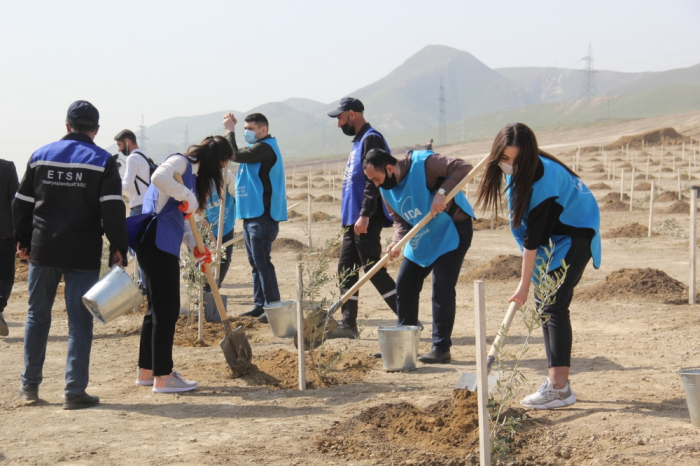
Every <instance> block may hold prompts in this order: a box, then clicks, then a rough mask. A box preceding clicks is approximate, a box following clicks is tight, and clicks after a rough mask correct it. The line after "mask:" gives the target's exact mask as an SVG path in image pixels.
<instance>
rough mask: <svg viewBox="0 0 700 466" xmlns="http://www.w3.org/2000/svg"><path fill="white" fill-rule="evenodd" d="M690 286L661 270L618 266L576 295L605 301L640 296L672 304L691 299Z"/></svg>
mask: <svg viewBox="0 0 700 466" xmlns="http://www.w3.org/2000/svg"><path fill="white" fill-rule="evenodd" d="M687 295H688V287H687V286H686V285H684V284H683V283H681V282H679V281H678V280H676V279H673V278H671V277H669V276H668V275H666V273H665V272H663V271H662V270H658V269H619V270H616V271H614V272H613V273H611V274H610V275H608V276H607V277H605V280H604V281H602V282H598V283H596V284H595V285H593V286H591V287H589V288H586V289H585V290H583V291H582V292H581V293H579V294H577V297H580V298H583V299H590V300H597V301H605V300H609V299H612V298H630V297H638V298H642V299H649V300H654V301H657V302H663V303H669V304H681V303H684V302H686V303H687V302H688V296H687Z"/></svg>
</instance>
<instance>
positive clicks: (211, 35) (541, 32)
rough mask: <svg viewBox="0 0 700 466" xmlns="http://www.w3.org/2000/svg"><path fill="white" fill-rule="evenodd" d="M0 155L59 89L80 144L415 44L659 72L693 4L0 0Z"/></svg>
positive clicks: (696, 18)
mask: <svg viewBox="0 0 700 466" xmlns="http://www.w3.org/2000/svg"><path fill="white" fill-rule="evenodd" d="M0 44H1V45H0V158H4V159H7V160H12V161H14V162H15V164H16V165H17V169H18V172H19V173H20V176H21V175H22V173H23V172H24V166H25V165H26V163H27V161H28V159H29V157H30V156H31V154H32V152H33V151H34V150H36V149H38V148H39V147H41V146H43V145H45V144H48V143H50V142H52V141H55V140H58V139H60V138H61V137H62V136H63V135H64V134H65V125H64V121H65V114H66V111H67V109H68V106H69V105H70V103H71V102H73V101H75V100H88V101H90V102H92V103H93V104H94V105H95V106H96V107H97V108H98V110H99V111H100V124H101V127H100V131H99V133H98V135H97V138H96V142H97V144H98V145H100V146H102V147H108V146H109V145H111V144H112V142H113V138H114V135H116V133H117V132H119V131H120V130H122V129H124V128H130V129H133V130H136V129H137V126H138V125H139V124H140V123H141V117H142V116H143V118H144V121H145V124H146V125H147V126H148V125H151V124H154V123H157V122H159V121H161V120H164V119H166V118H170V117H175V116H186V115H199V114H205V113H211V112H216V111H223V110H228V109H238V110H240V111H245V110H247V109H249V108H253V107H255V106H257V105H260V104H264V103H267V102H273V101H281V100H285V99H287V98H290V97H305V98H309V99H313V100H317V101H320V102H324V103H329V102H332V101H335V100H337V99H340V98H341V97H343V96H345V95H348V94H350V93H351V92H352V91H354V90H357V89H359V88H361V87H363V86H365V85H368V84H370V83H372V82H374V81H376V80H378V79H380V78H382V77H384V76H385V75H387V74H388V73H389V72H391V71H392V70H393V69H395V68H396V67H398V66H399V65H400V64H401V63H403V62H404V61H405V60H406V59H407V58H408V57H410V56H411V55H413V54H415V53H417V52H418V51H419V50H420V49H422V48H423V47H425V46H427V45H435V44H439V45H447V46H450V47H454V48H457V49H460V50H464V51H467V52H469V53H471V54H472V55H474V56H475V57H476V58H478V59H479V60H481V61H482V62H484V63H485V64H486V65H488V66H490V67H492V68H499V67H517V66H553V67H561V68H573V69H580V68H582V67H583V65H584V63H583V61H582V60H581V58H582V57H584V56H585V55H587V52H588V45H589V44H591V47H592V51H593V53H592V55H593V59H594V62H593V66H594V68H596V69H606V70H614V71H629V72H638V71H663V70H668V69H673V68H682V67H687V66H691V65H695V64H697V63H700V1H697V0H687V1H681V0H668V1H663V2H662V1H643V2H640V1H615V0H604V1H597V0H593V1H585V2H571V1H570V2H564V1H532V2H520V1H515V0H513V1H499V0H496V1H488V2H487V1H478V2H477V1H456V0H432V1H416V0H396V1H394V0H372V1H367V0H345V1H328V0H319V1H316V0H314V1H310V0H296V1H289V0H265V1H257V2H255V1H253V2H251V1H239V0H228V1H224V0H222V1H216V0H198V1H196V2H195V1H179V0H168V1H156V0H134V1H132V0H122V1H118V2H117V1H111V0H99V1H92V2H87V1H76V2H68V3H67V2H59V1H57V0H54V1H31V0H0Z"/></svg>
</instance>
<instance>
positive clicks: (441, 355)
mask: <svg viewBox="0 0 700 466" xmlns="http://www.w3.org/2000/svg"><path fill="white" fill-rule="evenodd" d="M450 359H452V355H451V354H450V350H447V351H442V350H439V349H437V348H433V349H432V350H431V351H430V353H425V354H423V355H421V356H418V360H419V361H420V362H422V363H423V364H442V363H445V362H448V361H449V360H450Z"/></svg>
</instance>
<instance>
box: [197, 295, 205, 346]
mask: <svg viewBox="0 0 700 466" xmlns="http://www.w3.org/2000/svg"><path fill="white" fill-rule="evenodd" d="M197 340H199V341H204V285H202V286H200V287H199V313H198V317H197Z"/></svg>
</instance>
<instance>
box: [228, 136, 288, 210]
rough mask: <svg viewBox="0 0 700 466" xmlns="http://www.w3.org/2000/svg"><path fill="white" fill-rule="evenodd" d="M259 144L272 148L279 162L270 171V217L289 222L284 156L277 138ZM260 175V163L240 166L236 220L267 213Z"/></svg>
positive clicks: (237, 183) (264, 140) (237, 184)
mask: <svg viewBox="0 0 700 466" xmlns="http://www.w3.org/2000/svg"><path fill="white" fill-rule="evenodd" d="M259 142H261V143H264V144H267V145H269V146H270V147H272V150H273V151H275V155H276V156H277V162H275V164H274V165H273V166H272V169H271V170H270V185H271V186H272V198H271V199H270V216H271V217H272V218H273V219H274V220H276V221H278V222H283V221H285V220H287V188H286V180H285V177H284V162H282V154H281V153H280V149H279V147H278V146H277V140H276V139H275V138H268V139H263V140H262V141H259ZM251 145H252V144H251ZM248 147H250V145H249V146H248ZM259 173H260V162H258V163H242V164H240V166H239V168H238V174H237V175H236V218H240V219H246V218H256V217H260V216H261V215H262V214H263V213H265V205H264V204H263V185H262V181H260V175H259Z"/></svg>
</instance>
